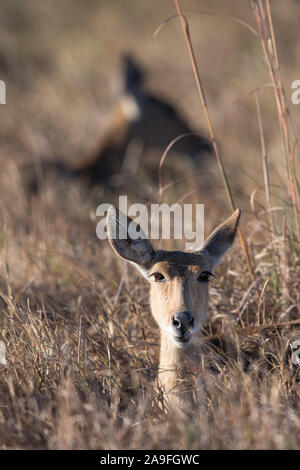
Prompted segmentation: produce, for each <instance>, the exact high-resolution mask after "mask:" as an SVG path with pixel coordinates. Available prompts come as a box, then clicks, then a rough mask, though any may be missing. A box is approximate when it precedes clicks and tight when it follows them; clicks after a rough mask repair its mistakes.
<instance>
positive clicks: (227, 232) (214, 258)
mask: <svg viewBox="0 0 300 470" xmlns="http://www.w3.org/2000/svg"><path fill="white" fill-rule="evenodd" d="M240 215H241V210H240V209H236V210H235V211H234V213H233V214H232V215H231V216H230V217H229V218H228V219H227V220H225V222H223V223H222V224H221V225H219V226H218V227H217V228H216V229H215V230H214V231H213V232H212V233H211V234H210V236H209V237H208V238H207V240H206V241H205V242H204V243H203V245H202V247H201V249H200V251H202V252H204V253H206V254H207V255H208V256H209V258H210V260H211V264H212V269H214V268H215V266H216V265H217V264H218V263H219V262H220V260H221V258H222V256H224V255H225V253H226V252H227V250H229V248H230V247H231V245H232V243H233V240H234V237H235V234H236V231H237V228H238V224H239V220H240Z"/></svg>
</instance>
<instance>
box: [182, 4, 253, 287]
mask: <svg viewBox="0 0 300 470" xmlns="http://www.w3.org/2000/svg"><path fill="white" fill-rule="evenodd" d="M174 3H175V6H176V9H177V13H178V16H179V18H180V22H181V26H182V29H183V32H184V36H185V40H186V45H187V48H188V53H189V56H190V60H191V64H192V68H193V73H194V77H195V81H196V85H197V90H198V93H199V97H200V101H201V104H202V107H203V111H204V115H205V119H206V122H207V126H208V130H209V134H210V138H211V142H212V145H213V149H214V152H215V156H216V159H217V163H218V167H219V171H220V174H221V177H222V180H223V184H224V188H225V191H226V194H227V198H228V201H229V205H230V207H231V209H232V211H234V210H235V204H234V200H233V196H232V192H231V188H230V185H229V181H228V178H227V175H226V171H225V167H224V164H223V160H222V158H221V155H220V152H219V147H218V144H217V141H216V137H215V133H214V129H213V125H212V120H211V117H210V113H209V109H208V106H207V101H206V97H205V92H204V87H203V84H202V81H201V77H200V73H199V69H198V66H197V62H196V58H195V53H194V48H193V45H192V41H191V36H190V30H189V24H188V21H187V19H186V17H185V16H184V15H183V14H182V10H181V6H180V3H179V0H174ZM238 234H239V239H240V243H241V246H242V249H243V251H244V255H245V259H246V263H247V267H248V270H249V272H250V274H251V276H252V278H253V279H254V278H255V276H254V271H253V267H252V263H251V259H250V255H249V251H248V248H247V245H246V241H245V238H244V236H243V234H242V231H241V229H240V228H239V229H238Z"/></svg>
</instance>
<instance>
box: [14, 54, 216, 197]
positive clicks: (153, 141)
mask: <svg viewBox="0 0 300 470" xmlns="http://www.w3.org/2000/svg"><path fill="white" fill-rule="evenodd" d="M144 75H145V74H144V71H143V70H142V69H141V68H140V67H139V65H138V64H137V63H136V62H135V61H134V60H133V59H132V58H131V57H129V56H125V57H124V58H123V61H122V68H121V88H122V89H121V93H120V96H119V97H118V99H117V100H116V103H115V105H114V106H113V107H112V110H111V112H110V113H109V114H108V116H107V117H106V124H105V125H104V127H103V129H102V131H101V136H100V137H99V138H96V141H95V142H94V143H93V144H91V146H90V149H89V150H88V151H87V152H86V154H85V155H83V157H82V158H81V159H80V162H78V163H77V164H76V165H75V164H74V165H73V164H72V160H71V159H70V163H67V162H65V159H64V158H58V159H55V160H42V161H41V162H40V163H39V165H37V164H36V163H30V164H27V165H24V166H23V167H22V168H21V176H22V178H23V183H24V187H25V189H26V192H27V193H28V194H36V193H38V192H39V190H40V188H41V185H42V182H43V181H44V180H46V179H47V177H48V178H50V181H51V180H52V181H53V180H54V181H55V179H56V178H57V177H58V176H59V177H64V178H65V179H66V178H68V179H72V180H81V181H83V182H85V183H87V185H88V186H91V187H93V186H97V185H98V184H100V185H104V186H110V185H112V187H114V186H115V183H114V180H115V181H117V180H118V178H116V177H117V176H118V175H119V176H120V175H122V174H123V176H125V181H127V182H128V178H127V179H126V176H129V177H134V175H135V173H136V171H137V169H138V166H140V169H141V171H142V172H143V180H144V179H145V178H146V179H147V180H148V182H149V181H152V182H153V181H154V180H155V184H156V178H157V166H158V162H159V159H160V158H161V155H162V153H163V151H164V150H165V149H166V147H167V145H168V144H169V143H170V142H171V141H172V140H173V139H174V138H176V137H178V136H179V135H183V134H185V135H186V137H185V138H184V139H182V140H180V141H179V142H178V143H176V146H175V151H174V153H172V150H170V152H169V153H170V154H171V157H172V158H171V161H172V164H171V165H170V166H169V167H168V173H169V174H170V175H171V174H172V172H173V173H174V174H173V177H174V179H175V177H176V175H177V177H178V176H182V175H181V173H180V172H179V170H178V169H177V172H176V169H175V166H176V165H175V164H174V162H177V166H178V165H179V164H182V162H185V163H186V162H189V166H192V169H195V168H198V164H199V163H200V162H202V161H203V160H204V159H205V157H206V156H207V155H208V154H209V153H211V151H212V145H211V143H210V141H209V140H208V139H207V138H205V137H203V136H200V135H197V134H195V131H194V130H193V129H192V128H191V127H190V126H189V124H188V123H187V122H186V120H185V119H184V117H182V116H181V113H179V112H178V111H177V110H176V108H175V107H174V106H173V105H172V104H170V103H168V102H167V101H165V100H164V99H162V98H160V97H159V96H156V95H153V94H151V93H150V92H149V91H148V90H147V87H146V86H145V83H144V82H145V78H144ZM183 156H184V159H183V158H182V157H183ZM139 163H141V165H139ZM167 165H168V163H167ZM119 179H120V178H119ZM123 179H124V178H123ZM121 181H122V178H121Z"/></svg>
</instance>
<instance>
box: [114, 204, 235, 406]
mask: <svg viewBox="0 0 300 470" xmlns="http://www.w3.org/2000/svg"><path fill="white" fill-rule="evenodd" d="M239 218H240V210H239V209H237V210H236V211H235V212H234V213H233V214H232V215H231V216H230V217H229V218H228V219H227V220H226V221H225V222H224V223H222V224H221V225H219V226H218V227H217V228H216V229H215V230H214V231H213V232H212V233H211V235H210V236H209V237H208V238H207V240H206V241H205V242H204V243H203V245H202V246H201V248H199V250H197V251H195V252H184V251H165V250H158V251H155V250H154V249H153V247H152V245H151V243H150V241H149V240H148V239H147V238H146V237H145V235H144V233H143V232H142V230H141V229H140V227H139V226H137V224H136V223H135V222H134V221H132V220H131V219H130V218H128V217H127V216H125V215H124V214H123V213H121V212H120V211H118V210H117V209H115V208H114V207H113V206H111V207H110V209H109V211H108V215H107V233H108V237H109V241H110V244H111V245H112V247H113V249H114V250H115V252H116V253H117V254H118V255H119V256H120V257H121V258H123V259H125V260H128V261H130V262H131V263H132V264H133V265H134V266H135V267H136V268H138V270H139V271H140V272H141V273H142V274H143V276H144V277H145V278H146V279H147V280H148V281H149V283H150V304H151V311H152V315H153V317H154V319H155V320H156V322H157V324H158V326H159V327H160V332H161V337H160V359H159V372H158V384H159V387H160V389H162V390H163V391H164V394H165V397H166V398H167V403H175V404H176V405H177V404H179V405H182V406H183V407H187V406H188V407H190V406H193V404H194V403H195V393H194V392H193V385H192V382H193V380H192V379H191V380H189V377H188V375H189V374H188V371H189V370H191V371H193V370H197V367H198V369H199V366H200V364H201V362H200V361H201V352H200V350H199V346H198V345H197V338H199V336H200V332H199V330H200V327H201V325H202V324H203V323H204V321H205V320H206V316H207V309H208V281H209V278H210V277H211V276H213V271H214V269H215V267H216V265H217V264H218V263H219V261H220V259H221V258H222V256H223V255H224V254H225V253H226V251H227V250H228V249H229V248H230V246H231V244H232V242H233V240H234V237H235V234H236V231H237V226H238V222H239ZM132 229H133V230H134V232H135V233H137V232H139V234H140V236H139V238H138V239H136V236H134V237H133V238H132V237H131V236H130V233H131V234H133V232H132Z"/></svg>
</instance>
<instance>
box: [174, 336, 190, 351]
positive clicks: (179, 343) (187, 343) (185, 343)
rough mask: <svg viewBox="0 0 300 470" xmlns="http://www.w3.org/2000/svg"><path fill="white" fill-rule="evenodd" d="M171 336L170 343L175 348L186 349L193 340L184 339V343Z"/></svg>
mask: <svg viewBox="0 0 300 470" xmlns="http://www.w3.org/2000/svg"><path fill="white" fill-rule="evenodd" d="M170 336H171V340H172V343H173V344H174V345H175V346H176V347H177V348H181V349H182V348H186V347H187V346H189V345H190V344H191V342H192V340H193V338H192V337H190V338H188V339H186V340H185V341H180V340H179V339H178V338H176V337H174V336H173V335H170Z"/></svg>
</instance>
